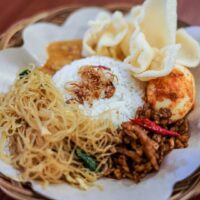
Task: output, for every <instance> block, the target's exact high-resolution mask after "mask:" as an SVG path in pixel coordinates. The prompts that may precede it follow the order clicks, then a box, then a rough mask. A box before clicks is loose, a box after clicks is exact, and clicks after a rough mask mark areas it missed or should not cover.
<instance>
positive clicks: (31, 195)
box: [0, 4, 200, 200]
mask: <svg viewBox="0 0 200 200" xmlns="http://www.w3.org/2000/svg"><path fill="white" fill-rule="evenodd" d="M80 7H82V5H72V6H67V7H61V8H58V9H55V10H52V11H49V12H44V13H40V14H38V15H36V16H33V17H31V18H29V19H25V20H23V21H20V22H18V23H16V24H14V25H13V26H12V27H10V28H9V29H8V30H7V31H6V32H5V33H3V34H2V35H1V36H0V49H6V48H9V47H18V46H21V45H22V44H23V41H22V34H21V33H22V31H23V29H24V28H25V27H26V26H27V25H30V24H33V23H37V22H41V21H42V22H51V23H54V24H59V25H60V24H62V23H63V22H64V21H65V20H66V19H67V17H68V16H69V14H70V13H72V12H73V11H75V10H76V9H78V8H80ZM104 7H105V8H107V9H108V10H110V11H114V10H121V11H122V12H124V13H125V12H127V11H129V9H130V8H131V7H132V5H130V4H110V5H106V6H104ZM178 26H179V27H184V26H187V24H185V23H183V22H180V21H179V23H178ZM0 188H1V190H2V191H3V192H5V193H6V194H7V195H9V196H10V197H12V198H14V199H18V200H44V199H46V198H45V197H43V196H41V195H39V194H37V193H35V192H34V191H32V190H31V187H30V185H29V184H21V183H18V182H16V181H13V180H10V179H8V178H6V177H5V176H3V175H1V174H0ZM197 194H200V168H199V169H198V170H197V171H196V172H194V173H193V174H192V175H191V176H190V177H188V178H187V179H185V180H183V181H181V182H179V183H177V184H176V185H175V186H174V192H173V194H172V196H171V199H170V200H179V199H181V200H182V199H189V198H191V197H192V196H194V195H197Z"/></svg>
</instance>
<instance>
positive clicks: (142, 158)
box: [105, 104, 190, 182]
mask: <svg viewBox="0 0 200 200" xmlns="http://www.w3.org/2000/svg"><path fill="white" fill-rule="evenodd" d="M170 116H171V112H170V110H169V109H160V110H159V111H155V110H153V109H152V107H151V106H150V105H148V104H145V105H144V107H141V108H139V109H138V110H137V113H136V118H138V119H140V118H147V119H149V120H151V121H154V122H156V123H157V124H159V125H160V126H162V127H163V128H165V129H168V130H174V131H176V132H178V133H179V136H178V137H172V136H163V135H158V134H156V133H155V132H153V131H149V130H146V129H144V128H143V127H141V126H139V125H135V124H133V123H132V122H131V121H128V122H124V123H122V125H121V128H119V129H118V130H117V131H118V134H119V137H120V140H121V142H120V143H119V144H118V145H117V146H116V148H115V151H113V155H112V157H111V161H110V162H111V167H110V168H109V169H108V171H107V172H106V173H105V176H108V177H111V178H115V179H122V178H128V179H131V180H133V181H135V182H139V181H140V180H141V179H142V178H144V177H145V176H146V175H148V174H149V173H152V172H155V171H157V170H158V169H159V166H160V165H161V163H162V161H163V159H164V158H165V156H166V155H167V154H168V153H169V152H170V151H172V150H173V149H178V148H185V147H187V145H188V140H189V137H190V134H189V127H188V121H187V120H186V119H181V120H178V121H177V122H172V121H171V120H170Z"/></svg>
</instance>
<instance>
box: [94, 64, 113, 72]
mask: <svg viewBox="0 0 200 200" xmlns="http://www.w3.org/2000/svg"><path fill="white" fill-rule="evenodd" d="M95 67H96V68H99V69H103V70H109V71H110V68H109V67H106V66H102V65H99V66H95Z"/></svg>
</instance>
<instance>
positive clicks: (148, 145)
mask: <svg viewBox="0 0 200 200" xmlns="http://www.w3.org/2000/svg"><path fill="white" fill-rule="evenodd" d="M122 128H123V129H127V130H128V131H129V136H131V132H134V133H135V134H136V136H137V137H138V139H139V140H140V143H141V145H142V148H143V150H144V153H145V155H146V156H147V157H148V158H149V160H150V162H151V164H152V166H153V167H154V169H155V170H158V169H159V166H158V163H157V159H156V150H155V146H154V143H153V141H152V139H150V138H149V137H148V136H147V131H145V130H144V129H143V128H141V127H140V126H138V125H133V124H131V123H130V122H125V123H123V124H122ZM131 137H132V136H131Z"/></svg>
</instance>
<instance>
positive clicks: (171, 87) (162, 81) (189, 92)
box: [147, 65, 195, 121]
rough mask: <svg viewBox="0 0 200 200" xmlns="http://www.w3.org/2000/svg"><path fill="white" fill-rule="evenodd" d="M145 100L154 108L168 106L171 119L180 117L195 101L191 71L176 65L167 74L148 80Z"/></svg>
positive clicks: (183, 115) (174, 119)
mask: <svg viewBox="0 0 200 200" xmlns="http://www.w3.org/2000/svg"><path fill="white" fill-rule="evenodd" d="M147 101H148V102H149V103H150V104H151V105H152V106H153V108H154V109H156V110H158V109H160V108H169V109H170V110H171V112H172V117H171V119H172V120H173V121H176V120H178V119H182V118H183V117H185V115H186V114H187V113H188V112H189V111H190V110H191V109H192V108H193V106H194V103H195V82H194V77H193V75H192V73H191V72H190V71H189V70H188V69H187V68H186V67H183V66H180V65H177V66H176V67H174V69H173V71H172V72H171V73H170V74H169V75H167V76H165V77H161V78H157V79H154V80H151V81H149V82H148V85H147Z"/></svg>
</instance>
